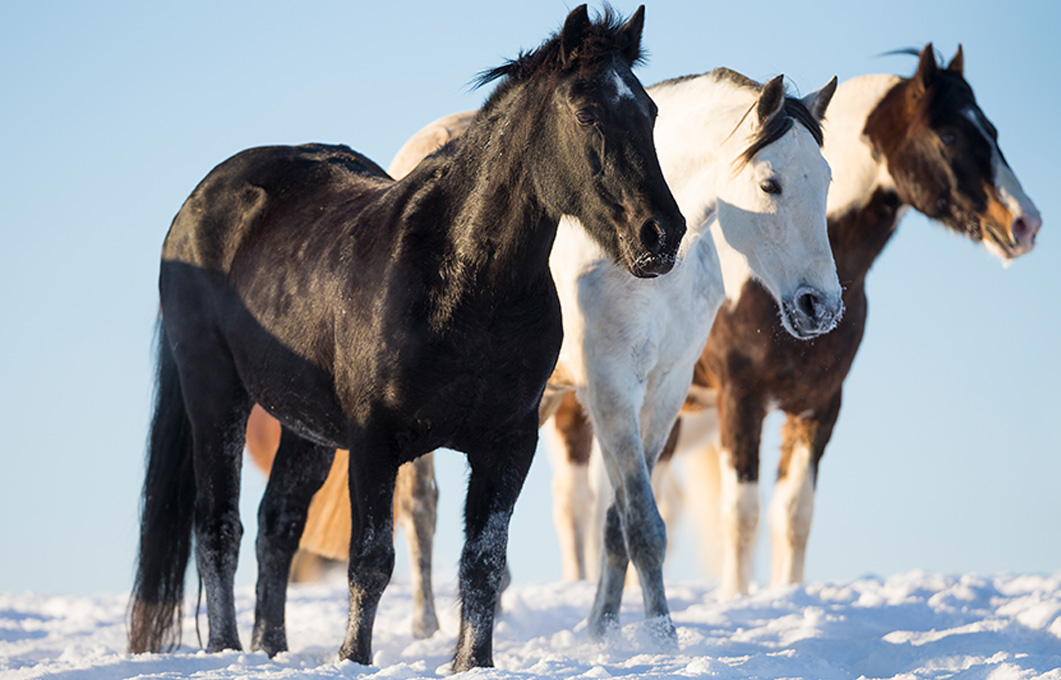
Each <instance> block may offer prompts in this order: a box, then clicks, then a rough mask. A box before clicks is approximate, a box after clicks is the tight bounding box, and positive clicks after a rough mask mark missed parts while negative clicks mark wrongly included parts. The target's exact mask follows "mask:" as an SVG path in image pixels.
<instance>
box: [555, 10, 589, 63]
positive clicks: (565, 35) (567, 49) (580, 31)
mask: <svg viewBox="0 0 1061 680" xmlns="http://www.w3.org/2000/svg"><path fill="white" fill-rule="evenodd" d="M588 27H589V10H588V9H586V6H585V5H579V6H578V7H576V8H575V9H573V10H571V13H570V14H568V15H567V19H566V20H565V21H564V27H563V29H561V31H560V60H561V62H562V63H563V64H564V65H565V66H566V65H567V64H568V63H569V62H570V60H571V56H572V55H573V54H574V53H575V50H577V49H578V47H579V45H581V44H582V37H583V36H584V35H585V34H586V28H588Z"/></svg>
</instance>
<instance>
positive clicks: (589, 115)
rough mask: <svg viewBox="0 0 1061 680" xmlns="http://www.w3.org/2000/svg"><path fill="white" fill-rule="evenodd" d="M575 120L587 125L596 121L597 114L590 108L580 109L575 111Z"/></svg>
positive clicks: (584, 125)
mask: <svg viewBox="0 0 1061 680" xmlns="http://www.w3.org/2000/svg"><path fill="white" fill-rule="evenodd" d="M575 120H577V121H578V124H579V125H581V126H582V127H589V126H590V125H593V124H594V123H596V122H597V114H595V113H593V111H591V110H590V109H581V110H579V111H577V112H576V113H575Z"/></svg>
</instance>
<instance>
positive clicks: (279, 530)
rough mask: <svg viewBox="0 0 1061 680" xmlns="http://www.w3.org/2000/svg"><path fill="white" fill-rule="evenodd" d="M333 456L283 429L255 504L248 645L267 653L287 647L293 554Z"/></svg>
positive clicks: (325, 448) (272, 654) (270, 653)
mask: <svg viewBox="0 0 1061 680" xmlns="http://www.w3.org/2000/svg"><path fill="white" fill-rule="evenodd" d="M334 457H335V449H334V448H332V447H330V446H318V445H316V444H313V443H312V442H309V441H306V440H305V439H302V438H301V437H298V436H297V435H295V434H293V433H292V432H291V431H289V430H287V429H286V428H285V429H284V430H283V434H282V435H281V437H280V448H279V450H278V451H277V453H276V459H275V460H274V461H273V467H272V471H271V472H270V473H269V484H268V486H267V487H266V489H265V495H264V496H263V497H262V502H261V505H260V506H259V507H258V541H257V544H256V547H257V553H258V587H257V605H256V607H255V611H254V635H253V638H252V640H251V649H254V650H259V649H260V650H262V651H264V652H265V653H266V654H268V655H269V656H274V655H276V654H277V653H279V652H283V651H287V635H286V633H285V629H284V606H285V603H286V601H287V581H288V574H289V572H290V571H291V559H292V557H293V556H294V554H295V551H296V550H297V549H298V544H299V540H300V539H301V538H302V530H303V528H305V526H306V514H307V513H308V511H309V504H310V501H311V500H313V494H315V493H316V492H317V490H318V489H320V487H321V485H322V484H324V480H325V478H327V476H328V471H329V470H330V469H331V464H332V458H334Z"/></svg>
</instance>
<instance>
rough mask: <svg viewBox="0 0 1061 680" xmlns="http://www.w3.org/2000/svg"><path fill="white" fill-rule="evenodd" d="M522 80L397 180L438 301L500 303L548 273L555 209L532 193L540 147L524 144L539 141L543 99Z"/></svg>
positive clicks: (411, 233)
mask: <svg viewBox="0 0 1061 680" xmlns="http://www.w3.org/2000/svg"><path fill="white" fill-rule="evenodd" d="M528 87H529V86H521V87H518V88H511V89H510V90H509V91H507V92H506V93H505V96H504V97H503V98H502V99H501V100H500V101H496V102H492V103H491V106H489V107H488V108H485V109H484V110H483V112H481V113H480V114H479V115H478V116H477V117H476V119H475V120H474V121H473V123H472V125H471V126H470V127H469V129H468V131H467V132H466V133H465V134H464V135H462V136H461V137H459V138H458V139H456V140H454V141H453V142H451V143H450V144H449V145H447V146H446V147H444V148H443V149H441V150H440V151H439V152H438V153H437V154H435V155H434V156H431V157H429V158H427V159H425V160H424V161H423V162H422V163H421V164H420V165H419V166H417V167H416V168H415V169H414V170H413V171H412V172H410V173H409V175H408V176H406V177H405V178H403V180H401V182H400V183H399V186H402V187H403V189H401V190H400V191H401V192H402V193H403V194H405V199H406V205H407V208H406V209H405V214H406V216H407V218H408V228H409V232H408V233H407V238H412V239H414V240H416V241H422V240H423V239H424V238H427V239H428V240H430V241H431V242H433V249H434V251H435V254H436V255H437V257H438V280H437V284H438V290H437V295H438V296H441V299H439V300H438V302H439V305H440V306H442V307H451V306H453V305H456V304H458V303H459V301H460V300H462V299H465V298H467V297H469V296H476V297H480V298H481V297H483V296H487V297H497V298H499V299H498V302H499V303H503V302H504V301H505V298H507V297H508V296H510V295H512V294H513V293H518V292H519V291H521V290H527V289H529V288H537V287H538V286H540V284H541V283H542V280H543V279H544V278H547V277H548V276H549V269H548V267H549V252H550V250H551V249H552V244H553V240H554V238H555V236H556V228H557V224H558V223H559V219H560V215H559V214H556V213H555V211H553V210H550V209H549V208H548V207H547V206H546V204H545V202H544V201H543V200H542V198H541V197H540V196H539V192H538V190H537V186H536V182H535V172H536V171H537V168H536V165H537V163H538V160H537V159H538V158H539V157H540V155H539V154H536V153H534V152H533V151H531V152H528V151H527V150H528V149H533V148H534V145H535V143H536V141H537V142H540V140H535V135H536V134H541V131H542V130H543V129H544V128H545V126H544V125H542V118H543V117H544V115H545V113H546V112H545V106H547V105H548V101H549V100H548V99H547V98H541V97H531V96H529V92H528V91H527V90H528ZM535 102H542V103H535ZM396 188H397V187H396Z"/></svg>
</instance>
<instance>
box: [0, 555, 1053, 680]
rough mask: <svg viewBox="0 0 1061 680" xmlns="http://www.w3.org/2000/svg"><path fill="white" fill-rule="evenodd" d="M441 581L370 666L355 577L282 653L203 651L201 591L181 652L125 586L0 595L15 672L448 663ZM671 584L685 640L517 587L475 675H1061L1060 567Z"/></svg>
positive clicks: (442, 666) (394, 603)
mask: <svg viewBox="0 0 1061 680" xmlns="http://www.w3.org/2000/svg"><path fill="white" fill-rule="evenodd" d="M193 578H194V577H193ZM440 586H441V587H439V589H438V590H439V592H440V593H441V596H440V597H439V606H440V617H441V623H442V630H441V631H440V632H439V633H437V634H436V635H435V636H434V637H432V638H431V639H429V640H414V639H413V638H412V635H411V634H410V632H409V627H410V623H409V621H410V618H409V617H410V611H411V605H412V597H411V593H410V590H409V587H408V585H407V584H404V583H401V582H397V583H394V584H392V585H391V587H390V588H388V590H387V592H386V594H385V595H384V598H383V602H382V603H381V605H380V610H379V616H378V618H377V619H376V628H375V640H374V646H373V648H374V650H375V657H374V665H373V666H370V667H365V666H359V665H356V664H352V663H350V662H342V663H336V662H335V658H334V657H335V652H336V650H337V649H338V646H339V642H340V639H341V637H342V633H343V630H344V625H345V618H346V601H345V588H344V586H343V584H342V583H341V582H334V581H333V582H329V583H327V584H321V585H311V586H293V587H292V588H291V590H290V601H289V605H288V635H289V641H290V645H291V650H292V651H291V652H289V653H287V654H284V655H281V656H279V657H277V658H276V659H268V658H267V657H266V656H265V655H263V654H252V653H239V652H229V653H223V654H206V653H204V652H201V651H199V649H198V646H197V643H196V634H195V624H194V618H193V615H192V613H193V612H194V609H195V605H194V601H190V603H189V604H188V606H187V607H186V619H185V624H184V645H183V646H182V647H181V648H180V649H179V650H178V651H177V652H175V653H172V654H157V655H156V654H145V655H141V656H129V655H127V654H125V653H124V652H123V648H124V640H125V627H124V615H125V606H126V596H125V595H102V596H95V597H70V596H64V597H59V596H46V595H36V594H16V593H6V594H0V677H3V678H37V677H64V678H76V677H92V678H131V677H137V678H185V677H195V678H197V679H203V680H211V679H215V678H218V679H221V678H224V679H227V678H297V677H306V676H314V677H344V678H388V679H392V678H393V679H403V678H420V677H438V676H445V675H449V674H450V673H449V669H448V666H447V663H448V660H449V656H450V654H451V652H452V649H453V647H454V644H455V639H456V630H457V610H456V604H455V601H454V598H453V597H452V593H453V591H454V588H455V586H454V584H453V583H452V582H449V583H442V584H440ZM192 589H194V585H193V587H192ZM668 594H669V598H670V604H671V611H672V613H673V617H674V622H675V624H676V625H677V629H678V638H679V649H678V650H676V651H674V650H663V649H660V647H659V645H658V643H657V642H656V640H655V639H654V638H653V636H652V635H651V632H650V630H651V627H650V626H647V625H645V624H644V623H643V622H642V619H641V615H640V611H639V610H640V604H639V600H640V596H639V594H638V593H637V592H636V591H635V592H628V593H627V597H626V600H625V601H624V608H623V623H624V625H623V627H622V629H621V630H620V631H618V632H617V633H616V634H615V635H614V637H613V638H611V639H609V640H608V641H606V642H605V643H604V644H596V643H593V642H591V641H590V640H589V639H588V637H587V634H586V631H585V625H584V618H585V615H586V613H587V612H588V611H589V606H590V601H591V600H592V597H593V586H592V585H591V584H588V583H553V584H547V585H523V586H520V585H514V586H513V587H512V588H510V589H509V590H508V591H507V592H506V593H505V595H504V599H503V604H504V608H505V613H504V614H503V616H502V617H501V618H500V620H499V622H498V624H497V628H496V632H495V635H494V650H495V651H494V661H495V663H496V664H497V668H496V669H492V670H475V671H472V672H470V673H468V674H467V675H466V676H465V677H467V678H469V680H484V679H491V678H612V677H638V678H660V677H714V678H816V679H826V678H845V679H846V678H861V677H865V678H963V679H968V678H977V679H981V678H991V679H1008V678H1052V679H1056V680H1061V573H1058V574H1055V575H1053V576H1050V577H1043V576H1031V575H1023V576H998V577H995V578H990V579H985V578H980V577H974V576H961V577H951V576H941V575H934V574H925V573H919V572H915V573H910V574H904V575H899V576H892V577H890V578H887V579H883V580H882V579H876V578H868V579H862V580H857V581H850V582H840V583H815V584H811V585H809V586H807V587H801V588H795V587H793V588H788V589H784V590H772V591H767V590H762V591H759V592H758V593H756V594H754V595H752V596H751V597H747V598H743V599H739V600H735V601H731V602H724V603H719V602H717V601H716V599H715V594H714V590H713V587H711V586H709V585H706V584H704V583H702V582H676V583H671V584H669V587H668ZM237 606H238V607H239V620H240V625H241V635H242V636H243V640H244V642H246V641H247V639H248V637H249V631H250V627H251V620H252V617H253V610H254V603H253V593H252V591H251V590H250V589H243V590H240V591H238V592H237ZM202 625H203V627H204V628H205V625H206V621H205V613H204V615H203V617H202ZM204 633H205V630H204Z"/></svg>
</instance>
